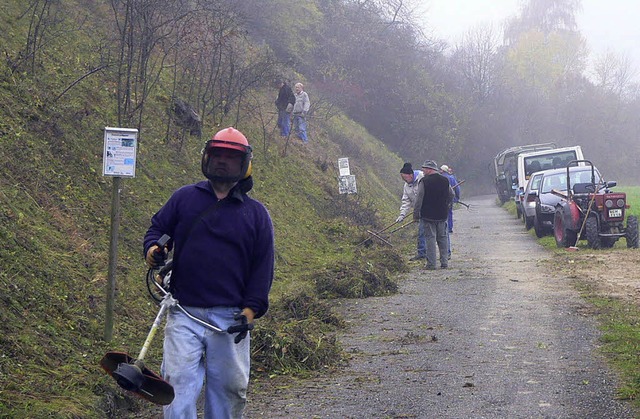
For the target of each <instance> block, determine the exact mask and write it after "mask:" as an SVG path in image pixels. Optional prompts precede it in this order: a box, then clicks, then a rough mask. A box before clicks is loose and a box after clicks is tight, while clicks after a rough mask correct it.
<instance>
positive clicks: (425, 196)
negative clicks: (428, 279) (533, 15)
mask: <svg viewBox="0 0 640 419" xmlns="http://www.w3.org/2000/svg"><path fill="white" fill-rule="evenodd" d="M422 171H423V172H424V177H423V178H422V180H421V181H420V187H419V188H418V196H417V198H416V205H415V208H414V212H413V219H414V220H415V221H419V222H420V223H421V224H423V226H424V232H425V238H426V241H427V265H426V269H429V270H432V269H436V244H437V246H438V251H439V253H440V267H441V268H443V269H445V268H447V267H448V266H449V254H448V253H449V252H448V248H449V238H448V237H449V235H448V234H447V218H448V216H449V206H450V205H451V202H452V200H453V192H452V190H451V187H450V185H449V179H447V178H446V177H444V176H442V175H441V174H440V173H439V169H438V165H437V164H436V162H434V161H433V160H427V161H425V162H424V163H423V164H422Z"/></svg>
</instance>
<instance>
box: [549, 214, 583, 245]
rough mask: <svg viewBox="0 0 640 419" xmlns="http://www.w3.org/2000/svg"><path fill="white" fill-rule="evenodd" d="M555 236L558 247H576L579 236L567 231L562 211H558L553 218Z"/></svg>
mask: <svg viewBox="0 0 640 419" xmlns="http://www.w3.org/2000/svg"><path fill="white" fill-rule="evenodd" d="M553 236H554V238H555V239H556V245H557V246H558V247H570V246H575V245H576V239H577V238H578V235H577V234H576V232H575V231H572V230H569V229H566V228H565V226H564V223H563V222H562V211H556V214H555V216H554V217H553Z"/></svg>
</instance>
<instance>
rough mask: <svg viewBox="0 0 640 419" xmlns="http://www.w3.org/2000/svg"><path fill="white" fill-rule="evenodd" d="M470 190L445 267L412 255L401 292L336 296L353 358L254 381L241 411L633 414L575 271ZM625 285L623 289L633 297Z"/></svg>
mask: <svg viewBox="0 0 640 419" xmlns="http://www.w3.org/2000/svg"><path fill="white" fill-rule="evenodd" d="M468 202H469V203H470V204H471V205H472V208H474V209H475V211H465V210H458V211H455V216H454V219H455V221H456V226H455V233H454V234H453V237H452V243H453V248H454V251H453V257H452V259H451V261H450V265H449V269H447V270H437V271H425V270H421V269H420V267H421V266H422V263H420V264H417V263H416V265H415V269H414V270H413V271H412V272H411V273H410V274H407V275H405V276H404V277H403V279H402V280H401V287H400V288H401V290H400V292H399V293H398V294H397V295H394V296H390V297H380V298H369V299H365V300H344V301H341V302H340V303H339V305H338V306H337V310H339V311H340V312H341V313H343V314H344V316H345V318H347V319H350V320H351V322H350V327H349V329H348V330H347V331H346V332H345V333H344V334H343V335H342V336H341V338H340V340H341V342H342V345H343V347H344V349H345V350H346V351H347V352H348V353H350V354H351V359H350V362H349V365H348V366H345V367H344V368H343V369H341V370H340V371H338V372H336V373H332V374H326V375H321V376H319V377H315V378H313V379H305V380H292V379H287V378H280V377H278V378H275V379H273V380H270V381H268V382H261V383H259V384H258V383H252V384H251V386H250V389H249V405H248V407H247V410H246V412H245V413H246V415H245V417H246V418H250V419H255V418H507V417H508V418H633V417H640V414H638V412H634V411H632V409H631V406H630V405H629V404H628V403H625V402H622V401H618V400H615V385H616V378H615V376H614V375H613V374H612V373H611V372H610V371H609V370H608V369H607V368H606V366H605V364H604V361H603V359H602V358H601V356H600V355H599V354H598V352H597V347H598V336H599V332H598V331H597V329H596V325H595V323H594V321H593V319H592V318H591V317H590V316H589V315H588V313H589V309H588V307H587V305H586V303H584V301H583V300H582V299H581V298H580V297H579V295H578V294H577V292H576V291H575V290H574V289H573V288H572V286H571V277H572V275H575V271H573V272H570V271H564V270H563V271H557V272H553V273H551V272H549V269H548V263H546V260H547V259H548V258H551V257H553V255H552V254H551V253H550V252H548V251H545V250H544V249H543V248H542V247H541V246H539V245H538V244H537V243H536V241H535V239H534V238H533V237H532V236H531V235H530V234H528V233H526V231H525V229H524V226H523V224H522V222H521V221H520V220H517V219H515V218H514V217H513V216H511V215H509V214H508V213H507V212H506V211H504V210H503V209H501V208H499V207H497V206H496V205H495V198H494V197H493V196H486V197H480V198H476V199H470V200H469V201H468ZM622 252H624V253H627V252H631V251H627V250H625V249H623V250H622ZM635 253H638V252H637V251H636V252H635ZM629 254H630V253H627V255H629ZM580 257H583V256H581V255H580V254H579V253H576V254H575V258H580ZM603 257H606V255H605V256H603ZM633 257H634V258H636V259H637V256H635V254H634V256H633ZM568 258H574V256H573V255H570V256H568ZM633 287H634V286H633V285H629V286H628V287H627V288H625V291H623V293H626V294H627V296H629V295H631V296H632V297H637V295H636V294H637V291H638V290H637V288H633Z"/></svg>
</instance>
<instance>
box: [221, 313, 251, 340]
mask: <svg viewBox="0 0 640 419" xmlns="http://www.w3.org/2000/svg"><path fill="white" fill-rule="evenodd" d="M233 319H234V320H239V321H240V324H236V325H233V326H229V328H228V329H227V333H229V334H232V333H237V334H238V335H237V336H236V337H235V338H234V339H233V341H234V342H235V343H240V342H241V341H242V339H244V338H246V337H247V333H248V332H249V330H253V323H249V322H248V321H247V317H246V316H245V315H244V314H242V313H238V314H236V315H235V316H234V317H233Z"/></svg>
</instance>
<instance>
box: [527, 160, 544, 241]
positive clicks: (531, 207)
mask: <svg viewBox="0 0 640 419" xmlns="http://www.w3.org/2000/svg"><path fill="white" fill-rule="evenodd" d="M543 174H544V171H541V172H535V173H532V174H531V177H530V178H529V180H528V181H527V187H526V188H525V190H524V200H523V203H522V212H523V217H522V218H523V219H524V226H525V227H526V228H527V230H530V229H531V227H533V220H534V218H535V215H536V197H537V196H538V194H537V193H536V192H537V191H538V189H539V188H540V181H541V180H542V175H543ZM532 192H534V193H532Z"/></svg>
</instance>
